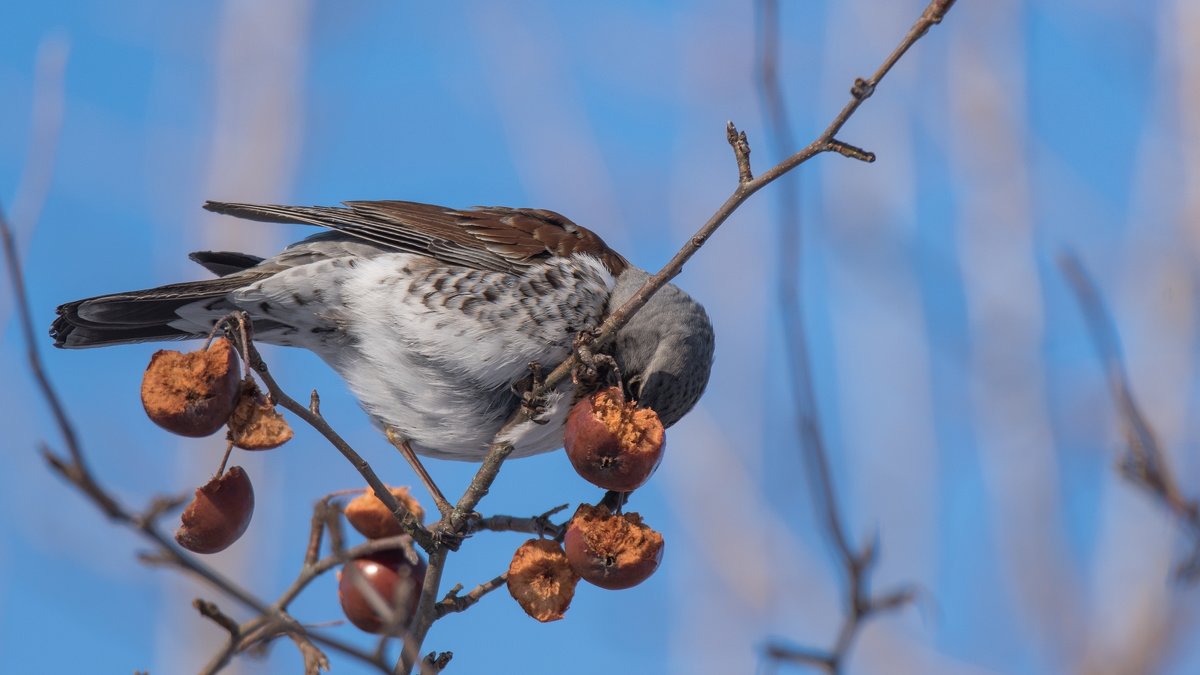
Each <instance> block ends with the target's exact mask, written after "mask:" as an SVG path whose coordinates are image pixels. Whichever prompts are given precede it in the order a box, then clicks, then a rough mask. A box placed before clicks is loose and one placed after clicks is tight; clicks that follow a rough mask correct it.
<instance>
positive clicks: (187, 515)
mask: <svg viewBox="0 0 1200 675" xmlns="http://www.w3.org/2000/svg"><path fill="white" fill-rule="evenodd" d="M252 515H254V486H253V485H251V484H250V477H249V476H247V475H246V472H245V471H243V470H242V467H240V466H235V467H233V468H231V469H229V470H228V471H226V472H225V473H224V474H223V475H221V476H219V477H217V478H213V479H212V480H210V481H208V484H206V485H205V486H204V487H202V488H199V489H197V490H196V497H195V498H194V499H192V501H191V503H190V504H188V505H187V508H185V509H184V510H183V516H182V518H181V520H182V521H183V525H182V527H180V528H179V530H178V531H177V532H176V533H175V541H177V542H179V545H180V546H182V547H184V548H186V549H187V550H189V551H193V552H195V553H216V552H217V551H224V550H225V549H226V548H228V547H229V545H230V544H232V543H233V542H235V541H237V540H238V538H239V537H241V536H242V533H244V532H245V531H246V527H247V526H249V525H250V517H251V516H252Z"/></svg>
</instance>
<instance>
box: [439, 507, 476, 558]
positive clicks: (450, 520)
mask: <svg viewBox="0 0 1200 675" xmlns="http://www.w3.org/2000/svg"><path fill="white" fill-rule="evenodd" d="M482 519H483V516H482V515H480V514H479V513H478V512H476V511H472V512H470V513H468V514H465V515H460V513H459V512H458V511H451V512H450V513H449V514H448V515H447V516H446V517H445V518H442V519H441V520H439V521H438V522H436V523H434V524H432V525H430V526H429V533H430V534H431V535H433V541H434V543H436V544H437V545H439V546H444V547H446V548H447V549H449V550H451V551H457V550H458V548H459V547H460V546H462V543H463V541H464V540H465V539H466V538H467V535H469V534H470V533H471V531H472V530H474V529H475V524H476V523H478V522H479V521H480V520H482Z"/></svg>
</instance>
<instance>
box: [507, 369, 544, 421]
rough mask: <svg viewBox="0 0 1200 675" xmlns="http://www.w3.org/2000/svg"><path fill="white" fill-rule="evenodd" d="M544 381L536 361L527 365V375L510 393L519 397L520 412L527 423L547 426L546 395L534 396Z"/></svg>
mask: <svg viewBox="0 0 1200 675" xmlns="http://www.w3.org/2000/svg"><path fill="white" fill-rule="evenodd" d="M545 381H546V377H545V374H544V373H543V372H542V364H540V363H537V362H536V361H535V362H533V363H530V364H529V375H527V376H526V377H525V378H523V379H522V380H520V381H519V382H517V383H516V384H514V385H513V388H512V391H513V393H514V394H517V395H518V396H520V397H521V410H522V412H524V414H525V416H526V417H527V418H528V419H529V421H531V422H533V423H534V424H547V423H549V422H550V418H549V417H547V412H548V411H547V410H546V395H545V394H544V393H543V394H541V395H536V394H535V392H537V391H539V390H540V389H541V388H542V383H543V382H545Z"/></svg>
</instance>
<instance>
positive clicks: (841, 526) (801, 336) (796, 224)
mask: <svg viewBox="0 0 1200 675" xmlns="http://www.w3.org/2000/svg"><path fill="white" fill-rule="evenodd" d="M950 4H952V2H938V1H937V0H935V1H934V2H931V3H930V4H929V5H928V6H927V7H926V9H925V11H924V12H923V13H922V15H921V17H920V18H919V19H918V20H917V22H916V23H915V24H914V25H913V27H912V28H911V29H910V30H909V32H908V34H907V35H905V37H904V39H903V40H902V41H901V43H900V45H899V46H898V47H897V48H896V49H895V50H893V52H892V54H891V55H889V56H888V58H887V59H886V60H885V61H884V63H883V65H881V66H880V67H879V69H878V70H876V72H875V74H874V75H873V76H872V77H871V78H870V79H869V80H863V79H861V78H860V79H858V80H856V81H855V82H854V86H853V87H852V88H851V99H850V101H849V103H847V104H846V106H845V107H844V108H843V109H842V111H841V113H839V114H838V116H837V117H836V118H835V119H834V122H833V123H832V124H830V125H829V127H828V128H826V130H825V132H824V133H823V134H822V135H821V136H820V137H819V138H818V139H817V140H816V141H814V142H813V143H811V144H809V146H808V147H807V148H805V150H803V151H801V152H800V153H796V154H794V155H792V156H791V157H790V158H788V159H787V160H784V162H782V163H781V164H780V165H778V166H777V167H776V169H778V168H779V167H783V166H787V165H788V164H789V163H791V162H795V161H796V160H797V159H798V158H800V156H801V155H804V154H805V153H806V152H810V151H813V150H817V151H826V152H836V153H838V154H840V155H842V156H844V157H848V158H851V159H857V160H860V161H864V162H873V161H875V155H874V153H871V152H869V151H867V150H863V149H862V148H859V147H856V146H854V145H851V144H849V143H845V142H843V141H840V140H838V139H837V138H835V135H836V134H837V133H838V132H839V131H840V130H841V128H842V126H844V125H845V123H846V121H847V120H848V119H849V118H850V116H851V115H852V114H853V113H854V111H855V110H857V109H858V106H860V105H861V104H862V102H863V101H865V100H866V99H867V98H869V97H870V96H871V95H872V94H873V93H874V92H875V90H876V87H877V86H878V84H879V82H880V81H881V80H882V79H883V77H884V76H885V75H886V74H887V73H888V71H889V70H890V69H891V68H892V66H894V65H895V63H896V62H897V61H898V60H899V59H900V57H901V56H903V55H904V53H905V52H906V51H907V50H908V49H909V48H910V47H911V46H912V45H913V43H915V42H916V41H917V40H918V39H920V37H921V36H922V35H924V34H925V33H926V32H927V31H928V30H929V27H930V26H932V25H933V24H935V23H938V22H940V21H941V19H942V17H943V16H944V15H945V12H946V11H947V9H949V6H950ZM760 9H761V11H760V22H761V33H760V45H759V60H758V64H759V84H760V87H759V93H760V96H761V98H762V103H763V107H764V109H765V110H766V111H767V116H768V124H769V126H770V128H771V135H772V137H773V139H774V141H775V145H776V148H777V152H778V153H779V154H781V155H783V154H786V153H789V152H791V151H792V148H794V147H795V142H794V140H793V135H792V130H791V124H790V122H789V119H790V118H789V116H788V112H787V105H786V102H785V99H784V95H783V85H782V84H781V82H780V78H779V4H778V1H777V0H762V3H761V8H760ZM800 161H803V159H801V160H800ZM772 171H774V169H773V170H772ZM770 174H771V172H770V171H769V172H768V175H770ZM780 175H782V174H780ZM776 192H777V196H778V200H779V221H780V234H779V236H780V247H779V265H778V267H779V306H780V309H781V314H782V317H783V321H782V327H783V332H784V343H785V345H786V347H787V348H786V349H785V350H784V351H785V353H786V354H787V358H788V366H789V372H790V374H791V376H790V378H789V381H790V384H791V387H792V397H793V399H794V401H795V405H796V409H797V411H796V419H797V424H798V426H799V430H798V431H799V437H800V445H801V448H802V450H803V454H804V458H805V461H806V463H807V465H808V471H807V474H806V475H807V476H808V479H809V483H810V487H811V490H810V492H811V494H812V496H813V500H814V502H815V507H816V510H817V512H818V513H819V514H820V520H821V523H822V525H823V530H824V534H825V537H826V538H827V539H828V541H829V542H830V545H831V546H832V547H833V549H834V552H835V554H836V556H837V559H838V561H839V564H840V565H841V566H842V568H843V570H844V572H845V576H846V588H845V596H844V604H845V610H844V614H843V617H842V624H841V627H840V628H839V629H838V633H837V637H836V639H835V642H834V645H833V646H832V647H831V648H829V649H814V648H809V647H802V648H796V647H791V646H784V645H781V644H777V643H773V644H769V645H767V647H766V649H765V653H764V655H765V657H766V658H767V659H768V660H769V661H777V662H791V663H802V664H807V665H812V666H817V667H820V668H821V669H823V670H825V671H826V672H828V673H839V672H841V668H842V664H843V663H844V662H845V660H846V657H847V656H848V654H849V652H850V649H851V647H852V646H853V643H854V639H855V637H856V636H857V634H858V632H859V630H860V629H861V627H862V626H863V625H864V623H865V622H866V620H867V619H869V618H870V617H871V616H872V615H874V614H876V613H879V612H884V611H888V610H892V609H896V608H899V607H901V606H903V605H905V604H907V603H908V602H910V601H911V599H912V597H913V593H912V591H910V590H906V589H905V590H899V591H895V592H892V593H889V594H886V595H883V596H880V597H875V596H872V595H871V592H870V578H871V571H872V568H873V567H874V564H875V562H876V550H875V546H874V545H873V544H868V545H866V546H864V547H863V548H862V549H861V550H856V549H855V548H854V547H853V546H852V545H851V544H850V539H849V536H848V535H847V534H846V526H845V523H844V519H843V516H842V514H841V511H840V508H839V506H838V499H837V495H836V493H835V490H834V481H833V476H832V473H831V470H830V467H829V455H828V451H827V450H826V448H825V441H824V433H823V432H822V430H821V421H820V412H819V410H818V409H817V398H816V389H815V385H814V383H813V376H812V357H811V354H810V352H809V348H808V339H807V336H806V333H805V328H804V314H803V309H802V308H803V302H802V296H803V293H802V285H801V284H802V280H803V265H802V262H803V237H802V235H803V232H802V228H801V223H800V197H799V190H798V186H797V185H796V182H795V181H794V180H792V181H783V182H782V184H781V185H780V186H779V188H778V189H777V191H776Z"/></svg>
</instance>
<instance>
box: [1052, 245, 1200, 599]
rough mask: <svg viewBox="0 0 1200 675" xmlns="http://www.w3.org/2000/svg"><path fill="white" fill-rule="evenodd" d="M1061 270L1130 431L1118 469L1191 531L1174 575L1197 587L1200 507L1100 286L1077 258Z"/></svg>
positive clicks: (1067, 258) (1063, 260)
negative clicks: (1173, 458) (1144, 400)
mask: <svg viewBox="0 0 1200 675" xmlns="http://www.w3.org/2000/svg"><path fill="white" fill-rule="evenodd" d="M1058 264H1059V268H1060V269H1061V270H1062V273H1063V276H1064V277H1066V280H1067V283H1068V284H1069V285H1070V286H1071V290H1072V291H1073V292H1074V294H1075V299H1076V301H1077V302H1078V303H1079V308H1080V309H1081V310H1082V311H1083V315H1084V319H1085V320H1086V321H1087V326H1088V331H1089V332H1090V333H1091V336H1092V342H1093V343H1095V345H1096V353H1097V356H1098V357H1099V359H1100V362H1101V364H1102V365H1103V366H1104V372H1105V375H1106V377H1107V378H1108V386H1109V389H1110V390H1111V391H1112V396H1113V400H1114V401H1115V402H1116V406H1117V414H1118V415H1120V417H1121V421H1122V423H1123V425H1124V426H1125V442H1126V453H1125V455H1124V456H1122V457H1121V458H1120V461H1119V463H1118V467H1119V469H1120V472H1121V475H1123V476H1124V477H1125V479H1126V480H1128V481H1129V482H1130V483H1132V484H1133V485H1135V486H1137V487H1139V488H1141V489H1142V490H1144V491H1145V492H1146V493H1147V494H1149V495H1151V496H1152V497H1155V498H1156V499H1158V501H1159V502H1160V503H1161V504H1162V505H1163V506H1165V507H1166V508H1167V510H1168V511H1170V512H1171V513H1172V514H1173V515H1174V516H1175V517H1176V518H1178V519H1179V520H1180V522H1182V523H1183V524H1184V526H1185V527H1186V528H1187V530H1188V532H1189V534H1190V536H1191V537H1192V540H1193V541H1192V552H1191V553H1190V554H1189V555H1188V556H1187V558H1185V559H1184V560H1183V561H1181V562H1180V563H1179V565H1178V566H1177V567H1176V569H1175V574H1176V576H1177V577H1178V578H1179V579H1180V580H1183V581H1187V582H1195V581H1196V580H1197V579H1200V502H1198V501H1197V500H1196V499H1188V498H1186V497H1184V496H1183V494H1182V493H1181V492H1180V490H1179V485H1178V483H1177V482H1176V479H1175V473H1174V471H1172V469H1171V465H1170V463H1169V462H1168V461H1167V458H1166V456H1165V454H1164V453H1163V451H1162V447H1161V446H1160V445H1159V442H1158V437H1157V436H1156V435H1155V433H1154V430H1153V429H1152V428H1151V427H1150V423H1149V422H1147V421H1146V418H1145V416H1144V415H1143V414H1142V411H1141V407H1140V406H1139V405H1138V403H1137V400H1136V399H1135V398H1134V395H1133V386H1132V385H1131V384H1130V383H1129V376H1128V374H1126V372H1125V365H1124V362H1123V360H1122V358H1121V346H1120V338H1119V337H1118V336H1117V332H1116V329H1115V328H1113V324H1112V320H1111V319H1110V318H1109V316H1108V312H1107V311H1106V310H1105V308H1104V301H1103V300H1102V299H1101V297H1100V292H1099V291H1098V290H1096V285H1095V284H1094V283H1093V282H1092V280H1091V277H1089V276H1088V274H1087V272H1086V271H1085V270H1084V268H1083V265H1082V264H1080V262H1079V259H1078V258H1076V257H1075V255H1074V254H1072V253H1065V254H1063V255H1062V256H1060V257H1059V260H1058Z"/></svg>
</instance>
